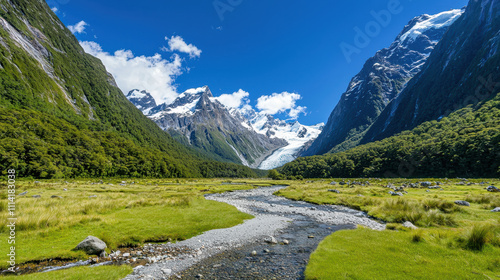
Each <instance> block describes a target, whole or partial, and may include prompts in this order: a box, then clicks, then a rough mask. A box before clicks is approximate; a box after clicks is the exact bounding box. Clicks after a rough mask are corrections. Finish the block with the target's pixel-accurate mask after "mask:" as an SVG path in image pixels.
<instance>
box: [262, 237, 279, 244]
mask: <svg viewBox="0 0 500 280" xmlns="http://www.w3.org/2000/svg"><path fill="white" fill-rule="evenodd" d="M264 242H266V243H268V244H278V240H276V238H274V236H268V237H266V238H264Z"/></svg>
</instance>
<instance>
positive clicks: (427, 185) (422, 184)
mask: <svg viewBox="0 0 500 280" xmlns="http://www.w3.org/2000/svg"><path fill="white" fill-rule="evenodd" d="M420 185H421V186H422V187H430V186H432V183H431V182H429V181H426V182H422V183H420Z"/></svg>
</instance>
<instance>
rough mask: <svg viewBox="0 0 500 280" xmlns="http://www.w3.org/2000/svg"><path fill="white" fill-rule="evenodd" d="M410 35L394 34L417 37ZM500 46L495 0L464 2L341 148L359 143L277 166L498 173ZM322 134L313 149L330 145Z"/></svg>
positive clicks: (341, 171)
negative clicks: (421, 59) (415, 68)
mask: <svg viewBox="0 0 500 280" xmlns="http://www.w3.org/2000/svg"><path fill="white" fill-rule="evenodd" d="M406 29H407V28H406ZM413 34H418V33H415V32H411V33H409V34H408V35H406V34H405V33H402V34H400V36H398V38H406V40H408V38H413V40H418V36H414V35H413ZM499 45H500V2H499V1H496V0H481V1H470V2H469V5H468V6H467V7H466V8H465V10H464V12H463V14H462V15H461V16H460V17H458V18H457V19H456V20H455V21H454V23H453V24H451V25H450V27H449V28H448V30H447V31H446V32H445V33H444V35H443V36H442V38H441V40H440V41H439V43H437V45H436V46H435V47H434V48H433V51H432V52H431V53H430V54H429V56H428V58H427V59H426V61H425V63H424V64H423V65H422V66H420V67H419V68H420V69H421V70H420V72H418V73H416V75H414V76H413V78H411V79H410V80H409V81H408V82H407V83H406V84H405V85H404V86H403V87H402V88H401V90H400V92H399V94H397V95H396V96H395V97H394V98H393V99H392V101H390V102H389V103H388V105H387V106H385V108H384V109H383V110H382V111H381V113H380V114H379V115H378V116H377V117H376V118H375V119H374V120H372V121H371V123H368V124H366V127H363V129H364V130H363V129H360V130H359V131H357V134H358V136H356V138H355V139H354V140H352V142H351V143H348V145H347V148H348V147H349V146H356V145H358V144H361V145H360V146H356V147H355V148H352V149H349V150H346V151H344V152H342V151H341V150H342V149H340V151H339V150H337V151H335V149H334V151H333V152H335V153H330V154H325V155H323V156H316V157H304V158H299V159H297V160H295V161H294V162H292V163H289V164H287V165H285V166H284V167H283V168H282V169H281V171H282V172H283V173H284V174H285V175H287V176H292V177H293V176H302V177H336V176H342V177H349V176H352V177H359V176H362V177H371V176H398V177H412V176H415V177H443V176H467V177H481V176H485V177H489V176H493V177H495V176H499V175H500V150H499V147H500V101H499V100H500V94H499V92H500V82H498V81H500V54H499ZM347 97H348V96H345V99H347ZM335 110H337V108H336V109H335ZM335 110H334V113H333V114H332V117H331V118H330V120H332V121H334V120H335V119H336V118H337V116H336V113H335V112H336V111H335ZM337 111H338V110H337ZM331 126H337V127H338V126H340V127H342V124H339V123H337V122H333V123H330V124H327V128H325V132H324V133H327V132H328V129H329V127H331ZM348 129H350V127H348V128H347V129H344V130H343V131H348ZM334 133H335V132H334ZM342 136H343V137H345V136H346V135H345V134H343V135H342ZM321 139H326V140H328V137H326V138H322V136H320V137H319V138H318V140H317V143H318V144H317V145H316V146H314V148H316V147H320V148H321V149H322V150H316V151H321V152H325V151H328V149H330V148H331V147H333V146H332V145H326V144H324V143H326V142H321ZM340 141H342V140H340ZM340 141H339V140H337V142H334V144H336V143H340ZM344 144H345V143H344ZM313 145H314V144H313ZM304 166H308V167H309V168H304Z"/></svg>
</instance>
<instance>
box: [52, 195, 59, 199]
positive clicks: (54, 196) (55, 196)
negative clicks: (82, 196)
mask: <svg viewBox="0 0 500 280" xmlns="http://www.w3.org/2000/svg"><path fill="white" fill-rule="evenodd" d="M50 198H57V199H61V198H62V197H61V196H58V195H53V196H51V197H50Z"/></svg>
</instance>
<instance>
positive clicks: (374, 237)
mask: <svg viewBox="0 0 500 280" xmlns="http://www.w3.org/2000/svg"><path fill="white" fill-rule="evenodd" d="M305 274H306V279H498V278H499V277H500V250H499V249H498V248H496V247H493V246H488V247H486V248H484V250H483V251H481V252H476V251H469V250H463V249H454V248H447V247H446V246H442V245H440V244H437V243H434V242H429V241H426V240H420V242H414V241H412V233H410V232H395V231H382V232H378V231H372V230H369V229H363V228H361V229H357V230H353V231H339V232H336V233H334V234H332V235H331V236H329V237H327V238H326V239H325V240H323V241H322V242H321V243H320V244H319V247H318V249H317V250H316V251H315V252H314V253H313V254H312V255H311V259H310V261H309V265H308V266H307V269H306V272H305Z"/></svg>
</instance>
